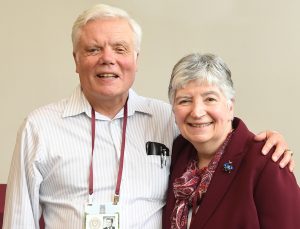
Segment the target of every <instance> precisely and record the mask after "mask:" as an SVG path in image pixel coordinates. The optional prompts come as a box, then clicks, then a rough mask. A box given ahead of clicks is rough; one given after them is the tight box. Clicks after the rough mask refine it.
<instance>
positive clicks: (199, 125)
mask: <svg viewBox="0 0 300 229" xmlns="http://www.w3.org/2000/svg"><path fill="white" fill-rule="evenodd" d="M210 124H211V123H204V124H191V126H192V127H205V126H209V125H210Z"/></svg>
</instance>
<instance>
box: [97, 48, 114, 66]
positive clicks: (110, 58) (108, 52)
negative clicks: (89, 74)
mask: <svg viewBox="0 0 300 229" xmlns="http://www.w3.org/2000/svg"><path fill="white" fill-rule="evenodd" d="M99 62H100V64H115V56H114V52H113V50H112V49H111V48H109V47H106V48H104V49H103V50H102V53H101V56H100V58H99Z"/></svg>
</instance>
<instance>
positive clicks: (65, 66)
mask: <svg viewBox="0 0 300 229" xmlns="http://www.w3.org/2000/svg"><path fill="white" fill-rule="evenodd" d="M98 2H100V1H87V0H85V1H82V0H72V1H71V0H69V1H61V0H52V1H40V0H29V1H14V0H11V1H6V0H1V7H0V28H1V38H0V40H1V42H0V50H1V52H0V63H1V65H0V66H1V67H0V85H1V92H0V95H1V96H0V103H1V113H0V115H1V118H0V129H1V132H0V162H1V164H0V183H4V182H6V179H7V176H8V170H9V165H10V160H11V156H12V152H13V148H14V142H15V137H16V132H17V129H18V127H19V125H20V124H21V122H22V120H23V118H24V117H25V116H26V115H27V114H28V112H30V111H31V110H32V109H34V108H36V107H38V106H40V105H43V104H46V103H49V102H52V101H56V100H58V99H60V98H63V97H67V96H69V95H70V93H71V92H72V90H73V88H74V87H75V85H77V84H78V79H77V76H76V74H75V71H74V63H73V60H72V55H71V54H72V49H71V41H70V30H71V26H72V23H73V21H74V19H75V17H76V16H77V14H78V13H80V12H81V11H82V10H83V9H85V8H87V7H89V6H91V5H94V4H96V3H98ZM101 2H103V3H109V4H112V5H115V6H119V7H121V8H124V9H126V10H127V11H128V12H129V13H130V14H131V15H132V16H133V17H135V18H136V19H137V21H138V22H139V23H140V24H141V25H142V28H143V32H144V37H143V43H142V53H141V55H140V60H139V71H138V75H137V79H136V83H135V87H134V88H135V89H136V91H137V92H138V93H140V94H142V95H145V96H151V97H156V98H160V99H163V100H167V93H166V92H167V85H168V80H169V75H170V71H171V68H172V66H173V64H174V63H175V62H176V61H177V60H178V59H179V58H180V57H182V56H183V55H185V54H187V53H190V52H193V51H200V52H212V53H216V54H218V55H220V56H221V57H222V58H223V59H224V60H225V61H226V62H227V63H228V65H229V66H230V68H231V70H232V73H233V80H234V83H235V87H236V90H237V98H236V100H237V101H236V115H237V116H240V117H241V118H243V119H244V120H245V121H246V122H247V124H248V126H249V127H250V128H251V129H252V130H253V131H254V132H258V131H261V130H266V129H274V130H278V131H280V132H281V133H282V134H283V135H284V136H285V138H286V139H287V141H288V143H289V145H290V148H291V149H293V150H294V152H295V154H296V155H295V159H296V163H297V164H298V167H299V164H300V141H299V140H298V138H297V135H298V131H299V120H298V117H300V111H299V102H298V99H299V98H300V96H299V95H300V93H299V85H300V68H299V60H300V23H299V21H300V14H299V8H300V1H297V0H275V1H274V0H264V1H261V0H252V1H243V0H223V1H222V0H206V1H204V0H185V1H182V0H152V1H140V0H135V1H134V0H127V1H120V0H119V1H117V0H115V1H101ZM299 172H300V169H296V175H297V177H298V183H299V179H300V173H299Z"/></svg>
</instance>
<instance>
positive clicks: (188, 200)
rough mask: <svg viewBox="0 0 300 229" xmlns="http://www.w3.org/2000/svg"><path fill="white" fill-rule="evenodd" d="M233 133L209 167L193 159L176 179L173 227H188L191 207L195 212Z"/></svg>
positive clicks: (181, 228)
mask: <svg viewBox="0 0 300 229" xmlns="http://www.w3.org/2000/svg"><path fill="white" fill-rule="evenodd" d="M231 133H232V132H231ZM231 133H230V134H229V135H228V136H227V138H226V140H225V141H224V143H223V144H222V145H221V146H220V148H219V149H218V150H217V152H216V153H215V156H214V157H213V159H212V160H211V161H210V163H209V165H208V166H207V167H204V168H202V169H199V168H198V162H197V161H195V160H192V161H190V163H189V165H188V167H187V170H186V172H185V173H184V174H183V175H182V176H181V177H179V178H176V179H175V181H174V183H173V190H174V195H175V199H176V203H175V207H174V210H173V212H172V215H171V229H186V228H187V222H188V213H189V209H190V208H191V207H192V208H193V214H194V213H195V211H196V208H197V206H198V205H199V204H200V201H201V200H202V198H203V195H204V194H205V193H206V191H207V188H208V186H209V183H210V181H211V179H212V176H213V174H214V172H215V170H216V168H217V166H218V163H219V161H220V158H221V156H222V154H223V152H224V149H225V147H226V145H227V143H228V142H229V140H230V137H231Z"/></svg>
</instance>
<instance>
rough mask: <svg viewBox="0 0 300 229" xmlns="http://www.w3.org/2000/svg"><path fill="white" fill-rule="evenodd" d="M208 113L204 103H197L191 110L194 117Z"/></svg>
mask: <svg viewBox="0 0 300 229" xmlns="http://www.w3.org/2000/svg"><path fill="white" fill-rule="evenodd" d="M205 114H206V112H205V108H204V106H203V104H199V103H195V104H194V105H193V107H192V110H191V116H192V117H193V118H201V117H202V116H204V115H205Z"/></svg>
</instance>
